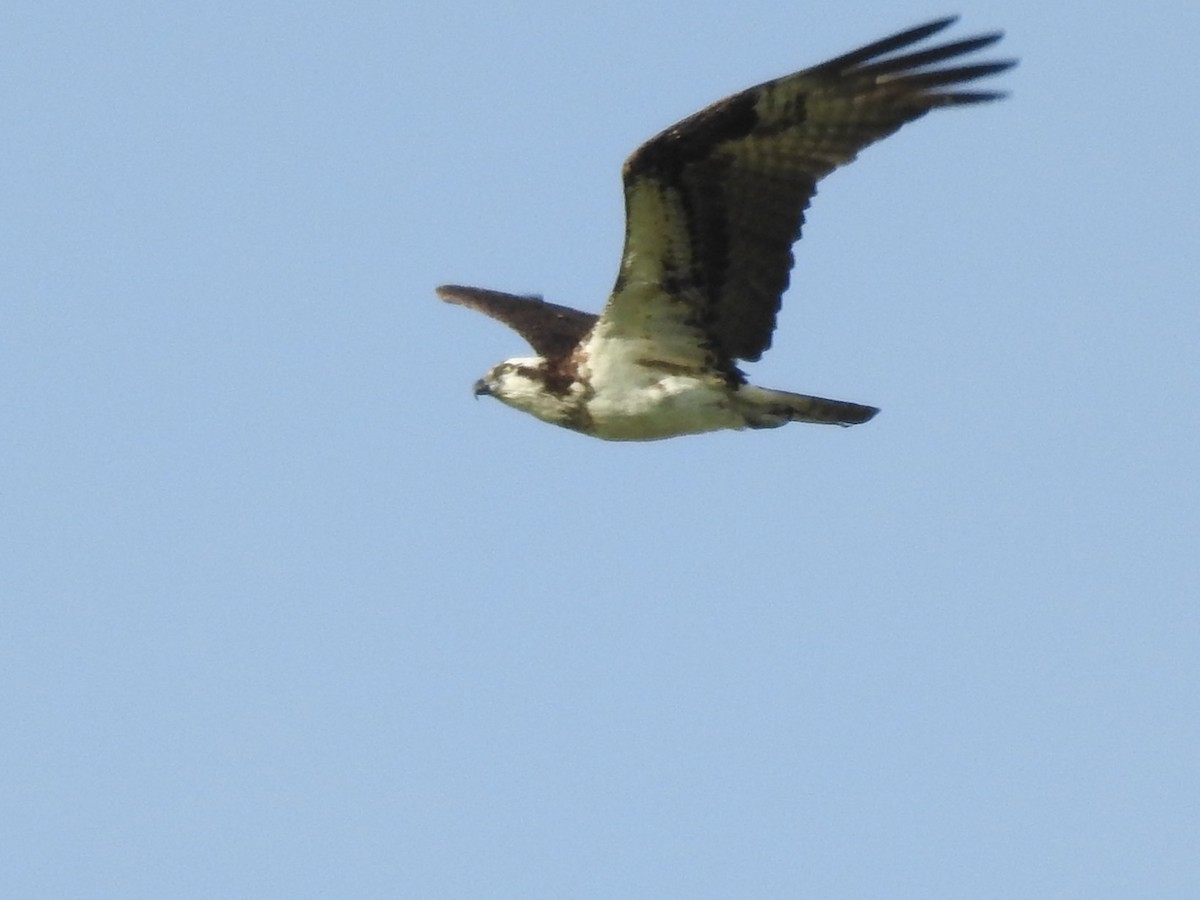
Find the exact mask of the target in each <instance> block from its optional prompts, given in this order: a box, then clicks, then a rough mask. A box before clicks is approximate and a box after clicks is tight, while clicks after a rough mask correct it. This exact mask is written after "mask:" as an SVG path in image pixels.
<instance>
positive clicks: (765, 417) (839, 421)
mask: <svg viewBox="0 0 1200 900" xmlns="http://www.w3.org/2000/svg"><path fill="white" fill-rule="evenodd" d="M738 395H739V398H741V399H742V400H743V408H742V412H743V415H744V416H745V417H746V424H747V425H748V426H750V427H751V428H776V427H778V426H780V425H784V424H786V423H788V422H815V423H817V424H820V425H841V426H842V427H843V428H848V427H849V426H851V425H861V424H862V423H863V422H868V421H870V420H871V419H872V418H874V416H875V414H876V413H877V412H879V410H878V409H876V408H875V407H874V406H863V405H862V404H861V403H851V402H850V401H848V400H827V399H825V398H824V397H810V396H809V395H808V394H792V393H789V392H788V391H772V390H767V389H765V388H757V387H752V386H750V385H746V386H744V387H743V388H742V389H741V390H740V391H738Z"/></svg>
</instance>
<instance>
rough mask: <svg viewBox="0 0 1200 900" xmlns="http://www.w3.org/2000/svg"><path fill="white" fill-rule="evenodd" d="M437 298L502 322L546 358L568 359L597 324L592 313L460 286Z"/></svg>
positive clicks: (439, 290) (446, 288) (444, 290)
mask: <svg viewBox="0 0 1200 900" xmlns="http://www.w3.org/2000/svg"><path fill="white" fill-rule="evenodd" d="M437 295H438V296H439V297H441V298H442V299H443V300H445V301H446V302H447V303H455V304H458V305H459V306H467V307H470V308H471V309H476V310H478V311H479V312H481V313H484V314H485V315H488V316H491V317H492V318H493V319H496V320H498V321H500V322H503V323H504V324H505V325H507V326H508V327H509V328H511V329H512V330H513V331H515V332H517V334H519V335H521V337H523V338H525V340H526V341H528V342H529V346H531V347H533V349H534V351H535V352H536V353H537V354H538V355H540V356H543V357H545V358H546V359H557V358H561V357H566V356H569V355H570V354H571V351H572V350H574V349H575V346H576V345H577V344H578V343H579V341H580V340H581V339H582V338H583V336H584V335H585V334H587V332H588V331H589V330H590V329H591V327H592V325H593V324H594V323H595V321H596V316H595V314H593V313H588V312H581V311H580V310H578V309H571V308H570V307H569V306H558V305H556V304H554V303H547V302H546V301H545V300H543V299H542V298H541V297H534V296H520V295H517V294H505V293H502V292H501V291H489V290H487V289H485V288H476V287H464V286H462V285H458V284H444V285H442V286H441V287H439V288H437Z"/></svg>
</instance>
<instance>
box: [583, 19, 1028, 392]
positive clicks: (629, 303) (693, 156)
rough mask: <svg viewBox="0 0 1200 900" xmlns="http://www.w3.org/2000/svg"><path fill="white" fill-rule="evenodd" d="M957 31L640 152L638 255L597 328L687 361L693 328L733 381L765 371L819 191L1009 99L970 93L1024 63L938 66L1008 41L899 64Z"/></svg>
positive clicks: (851, 64)
mask: <svg viewBox="0 0 1200 900" xmlns="http://www.w3.org/2000/svg"><path fill="white" fill-rule="evenodd" d="M953 21H954V19H953V18H946V19H941V20H939V21H936V22H931V23H929V24H927V25H923V26H921V27H919V28H913V29H911V30H909V31H904V32H901V33H900V34H896V35H893V36H892V37H889V38H885V39H883V40H881V41H876V42H874V43H872V44H868V45H867V46H865V47H862V48H860V49H858V50H855V51H853V52H851V53H847V54H845V55H843V56H839V57H837V58H836V59H831V60H829V61H828V62H824V63H821V64H820V65H817V66H813V67H812V68H810V69H805V70H804V71H802V72H797V73H796V74H793V75H788V76H785V77H783V78H778V79H776V80H774V81H768V82H766V83H764V84H760V85H758V86H757V87H752V88H750V89H748V90H745V91H742V92H741V93H739V94H735V95H734V96H732V97H729V98H727V99H725V100H722V101H720V102H718V103H715V104H713V105H712V106H710V107H708V108H707V109H704V110H702V111H701V112H698V113H696V114H695V115H692V116H690V117H688V118H687V119H684V120H683V121H682V122H680V123H678V124H677V125H674V126H672V127H670V128H668V129H667V130H666V131H664V132H662V133H661V134H659V135H657V136H656V137H654V138H652V139H651V140H650V141H648V142H647V143H645V144H644V145H643V146H642V147H640V148H639V149H638V150H637V151H636V152H635V153H634V154H633V155H632V156H631V157H630V158H629V160H628V161H627V162H626V163H625V168H624V181H625V207H626V234H625V250H624V254H623V256H622V259H621V269H620V273H619V275H618V277H617V283H616V286H615V288H614V289H613V296H612V297H611V299H610V300H609V304H608V306H607V307H606V308H605V310H604V312H603V313H602V317H601V322H600V328H599V329H598V331H601V332H606V333H607V334H609V335H611V336H618V335H620V336H622V337H626V338H635V339H640V340H641V341H646V342H649V341H652V340H654V339H655V333H657V334H661V335H662V336H663V337H664V338H666V340H667V341H668V342H669V343H670V344H671V346H670V347H668V348H667V349H668V354H667V355H668V356H673V357H675V358H678V356H679V353H678V348H679V346H680V337H681V332H682V331H687V332H689V333H690V334H691V339H692V341H693V346H694V347H695V351H694V354H693V355H694V356H696V357H697V358H700V357H701V356H703V358H704V359H705V361H706V363H707V364H709V365H716V366H717V367H718V368H722V369H724V370H725V371H727V372H730V373H732V372H734V364H733V361H734V360H738V359H743V360H750V361H753V360H757V359H758V358H759V357H760V356H761V355H762V353H763V351H764V350H766V349H767V348H768V347H769V346H770V343H771V332H772V331H773V330H774V328H775V315H776V313H777V311H778V309H779V301H780V297H781V295H782V294H783V292H784V291H785V290H786V288H787V286H788V273H789V272H790V270H791V268H792V262H793V259H792V252H791V246H792V244H793V243H794V242H795V241H796V240H797V239H798V238H799V237H800V228H801V226H802V225H803V223H804V210H805V209H806V208H807V206H808V204H809V201H810V200H811V198H812V196H813V194H814V193H816V185H817V182H818V181H819V180H820V179H821V178H823V177H824V176H825V175H828V174H829V173H830V172H832V171H833V170H834V169H835V168H837V167H838V166H841V165H845V164H846V163H848V162H850V161H852V160H853V159H854V157H855V155H856V154H857V153H858V152H859V151H860V150H862V149H863V148H864V147H866V146H868V145H869V144H871V143H873V142H875V141H877V140H879V139H880V138H883V137H886V136H887V135H889V134H891V133H892V132H894V131H896V130H897V129H898V128H900V126H901V125H903V124H905V123H906V122H911V121H913V120H914V119H917V118H919V117H920V116H923V115H924V114H925V113H926V112H928V111H929V110H931V109H935V108H937V107H943V106H962V105H967V104H972V103H980V102H983V101H987V100H994V99H996V98H998V97H1001V96H1003V94H1001V93H998V92H995V91H983V90H963V89H961V87H960V86H961V85H963V84H965V83H967V82H971V81H974V80H975V79H977V78H982V77H984V76H986V75H992V74H995V73H997V72H1000V71H1002V70H1004V69H1007V68H1008V67H1009V66H1011V65H1013V64H1014V63H1013V61H998V62H983V63H975V64H970V65H955V66H952V67H938V64H939V63H944V62H946V61H948V60H957V59H958V58H959V57H961V56H963V55H964V54H968V53H971V52H973V51H975V50H979V49H981V48H983V47H986V46H988V45H990V44H992V43H994V42H995V41H997V40H999V39H1000V36H1001V35H1000V34H987V35H982V36H980V37H974V38H968V39H966V40H960V41H955V42H953V43H947V44H942V45H939V46H934V47H932V48H929V49H924V50H915V51H912V52H908V53H904V54H900V55H896V51H899V50H902V49H904V48H908V47H910V46H911V45H913V44H915V43H917V42H919V41H921V40H923V39H925V38H927V37H929V36H930V35H932V34H934V33H936V32H938V31H941V30H942V29H943V28H945V27H946V26H948V25H949V24H950V23H951V22H953ZM647 304H651V305H654V307H655V308H649V307H648V306H647Z"/></svg>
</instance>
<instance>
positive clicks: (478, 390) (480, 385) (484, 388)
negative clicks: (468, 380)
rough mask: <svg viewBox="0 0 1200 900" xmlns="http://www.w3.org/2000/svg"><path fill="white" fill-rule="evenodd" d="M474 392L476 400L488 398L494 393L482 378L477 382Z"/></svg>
mask: <svg viewBox="0 0 1200 900" xmlns="http://www.w3.org/2000/svg"><path fill="white" fill-rule="evenodd" d="M473 390H474V392H475V397H476V398H479V397H486V396H488V395H490V394H491V393H492V389H491V388H490V387H488V384H487V382H486V381H484V380H483V379H482V378H480V379H479V380H478V381H477V382H475V387H474V388H473Z"/></svg>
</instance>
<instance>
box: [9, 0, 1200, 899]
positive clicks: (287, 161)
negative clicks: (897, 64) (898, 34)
mask: <svg viewBox="0 0 1200 900" xmlns="http://www.w3.org/2000/svg"><path fill="white" fill-rule="evenodd" d="M417 6H420V5H419V4H403V3H393V2H389V3H382V2H380V3H357V2H349V3H341V4H312V3H301V4H284V3H258V4H252V5H247V4H244V3H228V2H223V0H214V2H209V3H206V4H151V3H124V4H117V3H106V2H97V3H87V4H82V3H78V4H69V3H68V4H41V3H38V4H34V3H26V2H21V0H16V2H10V3H8V4H7V5H6V7H5V12H4V13H3V14H0V113H2V114H3V119H4V122H5V123H6V127H5V135H6V137H5V140H4V141H2V142H0V171H2V172H3V174H2V175H0V206H2V208H3V210H4V215H3V216H0V298H2V302H0V409H2V410H3V422H4V426H3V433H4V445H5V452H4V460H5V461H4V465H3V466H2V467H0V614H2V622H0V678H2V681H0V685H2V691H3V696H4V701H3V704H0V731H2V732H3V734H4V735H5V737H4V740H3V741H0V773H3V774H0V804H2V807H3V809H4V810H5V814H4V816H3V824H2V825H0V893H3V894H4V895H5V896H12V897H30V898H32V897H67V896H77V897H97V896H114V897H115V896H120V897H125V898H129V897H164V896H170V897H193V896H194V897H217V896H219V897H256V898H261V897H289V898H294V897H317V896H346V897H421V898H441V897H445V898H459V897H522V898H528V897H689V898H695V897H735V896H745V897H750V896H753V897H781V898H782V897H788V898H794V897H806V898H807V897H813V898H840V897H847V898H851V897H882V896H886V897H920V898H929V897H955V898H961V897H1005V896H1020V897H1072V896H1074V897H1089V898H1095V897H1130V896H1146V897H1151V896H1153V897H1193V896H1196V892H1197V890H1200V854H1197V852H1196V848H1197V846H1200V812H1198V810H1200V787H1198V782H1197V777H1196V771H1197V767H1196V747H1197V746H1198V745H1200V652H1198V647H1200V611H1198V609H1200V603H1198V600H1200V553H1198V552H1197V547H1198V542H1197V537H1198V535H1200V496H1198V494H1200V491H1198V481H1200V479H1198V475H1200V471H1198V470H1200V466H1198V464H1197V459H1198V454H1197V449H1196V448H1197V446H1198V445H1200V425H1198V424H1197V423H1198V417H1197V409H1200V377H1198V370H1197V352H1198V350H1200V302H1198V300H1200V276H1198V275H1197V271H1198V270H1197V265H1196V235H1197V218H1196V209H1197V208H1198V206H1200V196H1198V195H1200V181H1198V180H1197V177H1196V172H1195V165H1194V159H1193V156H1194V148H1195V147H1196V146H1197V144H1198V143H1200V125H1198V120H1197V117H1196V115H1195V114H1194V109H1193V105H1194V104H1193V101H1194V97H1195V95H1196V93H1197V89H1198V88H1200V66H1198V64H1197V62H1196V59H1197V58H1196V55H1195V49H1194V39H1195V36H1196V34H1197V33H1200V7H1193V6H1188V5H1186V4H1162V5H1159V6H1156V7H1153V8H1152V9H1149V8H1147V7H1145V6H1142V5H1137V4H1117V3H1100V4H1091V5H1087V6H1086V7H1084V6H1082V5H1078V4H1059V5H1054V4H1045V3H1038V4H1034V3H1027V2H1003V3H1001V2H979V3H975V4H973V5H971V6H962V7H959V9H958V10H957V11H958V12H960V13H961V14H962V16H963V20H962V22H961V23H960V24H959V25H958V26H956V28H955V30H954V31H952V32H950V34H951V35H952V36H955V37H961V36H966V35H970V34H973V33H978V32H980V31H987V30H991V29H995V28H1003V29H1005V30H1006V31H1007V37H1006V38H1005V41H1004V43H1003V44H1002V45H1001V48H1000V50H999V53H1000V54H1007V55H1013V56H1019V57H1020V58H1021V65H1020V67H1019V68H1017V69H1015V70H1013V71H1011V72H1008V73H1006V74H1005V75H1003V76H1001V78H1000V79H998V80H997V84H998V85H1001V86H1003V87H1005V88H1007V89H1009V90H1011V92H1012V97H1011V99H1009V100H1007V101H1005V102H1004V103H999V104H993V105H990V106H988V107H985V108H978V109H971V110H964V111H952V112H947V113H943V114H934V115H931V116H929V117H928V118H926V119H924V120H922V121H921V122H919V123H917V124H916V125H914V126H912V127H910V128H907V129H905V130H904V131H902V132H901V133H900V134H899V135H897V136H896V137H894V138H892V139H889V140H888V141H887V142H885V143H884V144H882V145H878V146H876V147H873V148H871V149H870V150H868V151H867V152H866V153H865V154H864V155H863V157H862V158H861V160H860V161H859V162H858V163H856V164H855V165H854V166H852V167H851V168H849V169H847V170H844V171H842V172H839V173H836V174H835V175H833V176H832V177H831V178H830V179H829V180H828V181H826V182H824V183H823V185H822V188H821V193H820V196H819V197H818V198H817V200H816V202H815V204H814V207H813V209H812V211H811V214H810V216H809V225H808V227H807V229H806V234H805V238H804V240H803V241H802V242H801V244H800V245H799V246H798V248H797V251H796V252H797V258H798V266H797V270H796V273H795V275H794V277H793V282H792V283H793V288H792V290H791V292H790V293H789V295H788V296H787V298H786V300H785V305H784V312H783V314H782V316H781V320H780V328H779V331H778V333H777V335H776V341H775V348H774V349H773V350H772V351H771V353H770V354H769V355H768V356H767V357H766V358H765V359H764V360H763V362H762V363H760V364H757V365H755V366H753V367H752V368H751V370H750V371H751V375H752V377H753V378H754V379H755V380H756V381H757V382H759V383H763V384H766V385H769V386H772V387H780V388H789V389H793V390H800V391H805V392H812V393H818V394H824V395H827V396H834V397H844V398H846V399H854V400H858V401H861V402H866V403H871V404H874V405H878V406H880V407H882V409H883V412H882V413H881V414H880V415H879V417H878V418H877V419H875V420H874V421H873V422H871V423H870V424H868V425H865V426H862V427H859V428H852V429H844V430H843V429H827V428H820V427H815V426H790V427H788V428H785V429H781V430H778V431H771V432H758V433H744V434H737V433H725V434H714V435H707V436H701V437H692V438H685V439H680V440H676V441H669V442H663V443H657V444H644V445H617V444H605V443H603V442H599V441H590V440H588V439H586V438H583V437H581V436H578V435H575V434H572V433H570V432H566V431H561V430H557V429H553V428H551V427H549V426H546V425H543V424H541V423H539V422H537V421H535V420H533V419H531V418H528V417H525V416H521V415H519V414H517V413H515V412H513V411H512V410H509V409H506V408H504V407H503V406H501V405H500V404H498V403H495V402H484V401H480V402H474V401H473V400H472V399H471V395H470V388H471V384H472V383H473V382H474V380H475V379H476V378H477V377H479V375H481V374H482V373H483V372H484V371H485V370H486V369H487V368H488V367H489V366H491V365H492V364H494V363H495V362H497V361H499V360H500V359H503V358H504V357H506V356H511V355H515V354H519V353H522V352H523V351H524V347H523V345H522V344H521V343H520V341H519V339H518V338H516V336H515V335H513V334H511V333H509V332H507V331H506V330H505V329H503V328H502V327H501V326H499V325H497V324H495V323H493V322H490V321H489V320H487V319H485V318H483V317H482V316H478V315H474V314H471V313H469V312H468V311H464V310H461V309H456V308H452V307H449V306H446V305H444V304H441V303H439V302H438V301H437V300H436V299H435V298H434V296H433V293H432V289H433V287H434V286H435V285H437V284H439V283H442V282H447V281H454V282H461V283H468V284H479V285H484V286H489V287H495V288H499V289H504V290H511V291H537V292H541V293H544V294H545V295H546V296H547V297H548V298H550V299H553V300H556V301H558V302H562V303H567V304H570V305H576V306H579V307H581V308H587V309H598V308H599V307H600V305H601V304H602V302H603V299H604V297H605V296H606V295H607V291H608V289H609V288H610V286H611V283H612V278H613V276H614V274H615V269H616V263H617V258H618V255H619V251H620V242H621V237H622V226H623V223H622V206H621V203H622V201H621V193H620V181H619V167H620V164H621V162H622V161H623V159H624V158H625V156H626V155H628V153H629V152H631V151H632V150H633V149H634V148H635V147H636V146H637V145H638V144H639V143H640V142H641V141H642V140H644V139H645V138H647V137H649V136H650V135H652V134H653V133H655V132H657V131H658V130H659V129H661V128H663V127H665V126H666V125H669V124H671V123H672V122H674V121H676V120H677V119H679V118H681V117H683V116H684V115H686V114H688V113H691V112H693V111H695V110H696V109H698V108H700V107H701V106H703V105H705V104H706V103H708V102H711V101H713V100H715V99H718V98H719V97H722V96H724V95H726V94H728V93H731V92H733V91H735V90H737V89H740V88H743V87H746V86H748V85H750V84H752V83H755V82H757V81H761V80H764V79H766V78H769V77H773V76H776V75H780V74H784V73H786V72H789V71H792V70H794V69H798V68H802V67H804V66H806V65H809V64H812V63H815V62H818V61H820V60H822V59H824V58H827V57H829V56H832V55H834V54H837V53H840V52H843V51H845V50H847V49H850V48H851V47H854V46H856V45H858V44H860V43H863V42H865V41H868V40H871V39H874V38H877V37H881V36H883V35H886V34H888V33H890V32H892V31H895V30H899V29H901V28H904V27H907V26H910V25H914V24H918V23H920V22H922V21H925V20H927V19H930V18H934V17H936V16H939V15H943V14H945V13H946V12H948V11H955V10H947V9H946V8H943V7H928V6H922V5H919V4H918V5H910V6H903V5H897V4H894V3H881V2H863V3H859V4H854V5H853V7H852V8H845V7H843V6H842V5H825V6H824V7H823V8H815V7H813V6H812V5H811V4H810V5H808V6H805V5H804V4H795V3H782V2H770V0H749V2H746V3H739V4H728V3H721V4H716V3H698V4H696V3H666V2H655V0H647V2H642V3H638V4H594V5H592V6H589V7H586V8H581V7H569V6H567V5H562V6H553V5H541V4H539V3H536V2H534V3H529V4H522V5H518V4H496V5H493V6H488V7H478V6H475V5H472V4H464V3H458V2H453V0H450V2H445V3H441V4H437V5H435V4H427V5H425V6H426V7H427V9H424V10H417V9H416V8H415V7H417Z"/></svg>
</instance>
